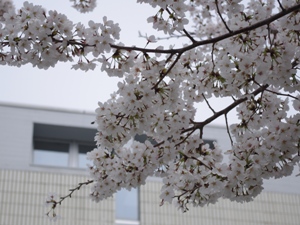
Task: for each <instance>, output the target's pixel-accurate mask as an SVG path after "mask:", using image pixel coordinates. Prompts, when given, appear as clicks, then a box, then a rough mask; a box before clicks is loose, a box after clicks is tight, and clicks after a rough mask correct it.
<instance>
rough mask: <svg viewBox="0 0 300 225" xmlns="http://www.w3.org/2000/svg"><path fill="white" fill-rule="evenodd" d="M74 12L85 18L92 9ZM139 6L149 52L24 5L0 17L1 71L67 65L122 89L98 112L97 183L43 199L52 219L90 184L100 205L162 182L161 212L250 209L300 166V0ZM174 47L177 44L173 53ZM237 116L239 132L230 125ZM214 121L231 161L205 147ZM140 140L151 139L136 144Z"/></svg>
mask: <svg viewBox="0 0 300 225" xmlns="http://www.w3.org/2000/svg"><path fill="white" fill-rule="evenodd" d="M4 2H5V1H4ZM73 2H74V6H75V8H80V11H81V12H87V11H89V10H90V9H92V8H93V7H94V6H95V1H80V2H79V3H78V1H73ZM137 2H138V3H141V4H149V5H150V6H151V7H154V8H156V9H157V13H156V14H155V15H149V17H148V19H147V21H145V22H148V23H151V24H152V26H153V29H155V30H156V31H155V36H154V34H150V35H149V36H148V35H146V36H145V46H144V47H137V46H127V45H126V43H125V44H124V43H122V42H119V39H121V35H120V34H121V29H120V27H119V25H118V23H115V22H114V21H112V20H110V19H109V18H107V17H106V16H103V19H102V21H99V22H94V21H90V22H89V23H88V25H87V26H85V25H83V24H81V23H77V24H75V23H73V22H72V21H70V20H69V19H68V18H67V16H66V15H63V14H60V13H59V12H57V11H49V12H46V10H45V9H43V8H42V7H41V6H34V5H33V4H30V3H28V2H25V3H24V5H23V8H21V9H19V10H18V11H14V10H12V9H10V7H7V5H5V4H2V6H1V7H2V8H0V9H1V10H2V9H5V10H6V13H3V15H2V17H1V19H2V20H1V21H2V22H1V23H0V27H1V30H0V42H1V47H0V63H1V64H2V65H9V66H22V65H24V64H32V65H33V66H36V67H38V68H41V69H47V68H49V67H53V66H55V65H56V64H57V63H58V62H66V61H72V62H74V65H73V67H72V68H73V69H81V70H84V71H89V70H94V69H98V68H100V70H101V71H102V72H105V73H106V74H107V75H108V76H109V77H110V76H117V77H119V78H121V79H122V81H120V82H119V83H118V90H116V91H115V92H114V93H112V94H111V98H110V99H108V100H107V101H106V102H99V103H98V105H99V106H98V108H97V109H96V119H95V124H96V125H97V130H98V132H97V134H96V136H95V141H96V146H95V149H94V150H92V151H91V152H90V153H88V154H87V158H88V159H89V160H90V161H91V165H89V172H90V175H91V178H92V179H93V180H91V181H88V182H84V183H80V184H79V186H78V187H77V188H74V189H71V193H70V194H69V195H67V196H65V197H62V199H61V200H60V201H59V202H57V200H54V199H53V200H51V199H50V200H47V201H48V203H52V205H51V207H52V209H53V212H54V209H55V207H56V206H57V203H59V204H60V203H61V202H62V201H63V200H64V199H66V198H67V197H71V194H72V193H73V192H74V191H75V190H77V189H79V188H80V187H81V186H82V185H84V184H92V188H91V194H90V197H91V199H92V200H93V201H96V202H99V201H101V200H103V199H106V198H108V197H110V196H112V195H113V194H114V193H115V192H116V191H118V190H119V189H121V188H126V189H129V190H130V189H131V188H136V187H138V186H140V185H143V184H145V182H146V179H147V177H149V176H157V177H160V178H162V188H161V194H160V198H161V205H163V204H164V203H165V202H168V203H172V204H174V205H175V207H177V208H178V209H180V210H181V211H183V212H185V211H187V210H188V208H189V207H191V206H203V205H207V204H211V203H216V202H217V201H218V199H220V198H228V199H230V200H232V201H238V202H245V201H251V200H253V199H254V198H255V197H256V196H257V195H258V194H259V193H261V191H262V189H263V182H264V180H265V179H269V178H281V177H284V176H290V175H291V174H292V172H293V169H294V167H295V166H297V165H298V164H299V160H300V156H299V155H300V138H299V137H300V112H299V111H300V97H299V96H300V95H299V90H300V79H299V74H298V73H299V72H298V70H299V63H300V61H299V58H300V48H299V44H300V43H299V40H300V38H299V35H300V33H299V24H300V14H299V10H300V4H299V2H298V1H285V0H282V1H275V0H268V1H259V0H251V1H248V3H247V4H245V3H244V2H243V1H241V0H230V1H229V0H228V1H218V0H215V1H211V0H201V1H200V0H194V1H173V0H164V1H153V0H138V1H137ZM157 31H158V32H160V34H161V37H162V38H161V39H163V38H165V37H166V38H168V41H170V43H169V44H170V45H169V46H165V45H164V46H162V44H161V43H160V40H161V39H160V38H159V36H157ZM173 38H181V39H182V43H183V44H182V45H181V46H178V44H174V45H173V43H172V39H173ZM224 97H230V98H231V99H232V102H231V103H230V104H229V105H227V106H226V107H224V108H223V109H221V110H219V111H217V110H216V109H214V108H213V107H212V106H211V104H210V100H211V99H212V98H219V99H220V100H222V98H224ZM195 103H201V104H204V105H207V106H208V108H209V109H210V110H211V112H212V116H210V117H208V118H203V115H202V114H201V110H203V109H202V108H201V107H198V104H197V106H196V104H195ZM232 110H236V113H237V117H238V119H239V122H238V123H235V124H232V123H231V122H230V120H228V118H227V114H228V113H229V112H230V111H232ZM197 112H199V114H200V118H201V119H199V118H198V117H196V113H197ZM219 117H223V118H224V123H225V124H226V128H227V131H228V138H229V139H230V141H231V144H232V146H231V149H230V150H228V151H226V152H225V150H224V149H223V147H222V146H220V145H219V143H214V144H213V146H209V145H208V144H206V143H204V140H203V135H204V133H205V127H206V126H207V125H208V124H210V123H212V122H213V121H214V120H215V119H217V118H219ZM136 135H146V136H147V140H146V141H145V142H144V143H139V142H137V141H135V140H134V137H135V136H136ZM225 154H227V156H226V157H227V158H228V160H224V155H225ZM55 215H56V214H55Z"/></svg>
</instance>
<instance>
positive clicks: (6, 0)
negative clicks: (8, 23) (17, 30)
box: [0, 0, 14, 21]
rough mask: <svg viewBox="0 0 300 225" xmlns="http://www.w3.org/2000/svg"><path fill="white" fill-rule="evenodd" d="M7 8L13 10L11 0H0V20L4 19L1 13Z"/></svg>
mask: <svg viewBox="0 0 300 225" xmlns="http://www.w3.org/2000/svg"><path fill="white" fill-rule="evenodd" d="M9 10H14V5H13V3H12V1H11V0H0V21H4V18H3V14H4V13H6V12H7V11H9Z"/></svg>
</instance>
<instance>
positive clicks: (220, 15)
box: [215, 0, 232, 33]
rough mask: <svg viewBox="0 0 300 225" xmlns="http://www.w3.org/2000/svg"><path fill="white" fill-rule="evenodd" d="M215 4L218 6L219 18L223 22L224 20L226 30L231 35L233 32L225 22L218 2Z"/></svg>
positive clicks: (216, 0)
mask: <svg viewBox="0 0 300 225" xmlns="http://www.w3.org/2000/svg"><path fill="white" fill-rule="evenodd" d="M215 4H216V7H217V13H218V15H219V17H220V18H221V20H222V22H223V24H224V25H225V27H226V29H227V30H228V32H229V33H231V32H232V30H230V28H229V27H228V25H227V23H226V22H225V20H224V18H223V16H222V14H221V12H220V9H219V3H218V0H215Z"/></svg>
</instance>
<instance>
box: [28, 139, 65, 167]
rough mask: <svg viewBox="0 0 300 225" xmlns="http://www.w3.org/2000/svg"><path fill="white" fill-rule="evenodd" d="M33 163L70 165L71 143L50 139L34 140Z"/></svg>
mask: <svg viewBox="0 0 300 225" xmlns="http://www.w3.org/2000/svg"><path fill="white" fill-rule="evenodd" d="M33 163H34V164H39V165H47V166H68V163H69V145H68V144H67V143H57V142H49V141H34V151H33Z"/></svg>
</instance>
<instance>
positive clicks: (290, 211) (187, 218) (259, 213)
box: [141, 182, 300, 225]
mask: <svg viewBox="0 0 300 225" xmlns="http://www.w3.org/2000/svg"><path fill="white" fill-rule="evenodd" d="M160 187H161V184H160V183H159V182H151V183H148V184H147V185H145V186H143V187H142V188H141V224H142V225H202V224H203V225H266V224H269V225H299V224H300V195H297V194H283V193H274V192H263V193H262V194H261V195H259V196H258V197H257V198H255V199H254V201H252V202H250V203H243V204H241V203H235V202H230V201H228V200H220V201H219V202H218V203H216V204H214V205H209V206H206V207H202V208H200V207H198V208H192V207H190V210H189V211H188V212H186V213H181V212H180V211H178V210H177V209H176V208H175V207H174V206H172V205H169V204H167V203H166V204H164V205H163V206H162V207H160V206H159V203H160V200H159V198H158V192H159V190H160Z"/></svg>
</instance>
